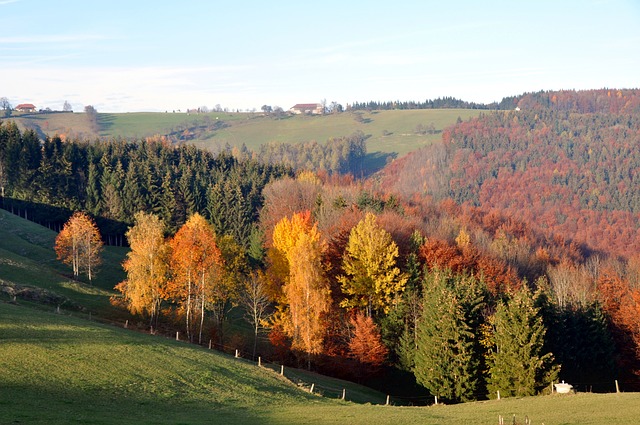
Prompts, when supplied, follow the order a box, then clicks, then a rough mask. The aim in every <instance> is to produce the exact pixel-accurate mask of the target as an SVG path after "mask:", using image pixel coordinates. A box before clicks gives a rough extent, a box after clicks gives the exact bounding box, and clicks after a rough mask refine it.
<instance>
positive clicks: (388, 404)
mask: <svg viewBox="0 0 640 425" xmlns="http://www.w3.org/2000/svg"><path fill="white" fill-rule="evenodd" d="M388 405H389V394H387V403H386V404H385V406H388Z"/></svg>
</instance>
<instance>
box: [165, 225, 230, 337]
mask: <svg viewBox="0 0 640 425" xmlns="http://www.w3.org/2000/svg"><path fill="white" fill-rule="evenodd" d="M169 245H170V247H171V256H170V264H171V271H172V278H171V281H170V282H169V285H168V288H167V295H168V297H169V298H170V299H171V300H173V301H174V302H176V303H177V305H178V306H179V307H180V309H181V311H182V312H183V313H184V316H185V321H186V331H187V336H188V338H189V340H190V341H193V340H194V333H195V329H196V324H197V322H196V320H198V319H199V326H198V331H199V332H198V342H202V330H203V326H204V316H205V309H206V307H207V305H208V303H210V302H211V300H212V299H213V298H214V291H215V290H216V289H217V287H218V285H220V284H221V282H222V281H223V279H224V275H223V273H222V265H223V260H222V254H221V252H220V249H219V248H218V246H217V244H216V237H215V234H214V232H213V229H212V228H211V225H210V224H209V223H207V221H206V220H205V219H204V217H202V216H201V215H200V214H197V213H196V214H194V215H192V216H191V217H190V218H189V219H188V220H187V222H186V223H185V224H184V225H183V226H182V227H181V228H180V230H178V232H177V233H176V234H175V236H174V237H173V238H172V239H171V240H170V241H169Z"/></svg>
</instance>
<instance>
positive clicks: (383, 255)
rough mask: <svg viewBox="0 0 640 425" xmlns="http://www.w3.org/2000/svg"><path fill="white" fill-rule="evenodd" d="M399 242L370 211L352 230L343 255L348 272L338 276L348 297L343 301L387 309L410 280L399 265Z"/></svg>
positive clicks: (369, 312)
mask: <svg viewBox="0 0 640 425" xmlns="http://www.w3.org/2000/svg"><path fill="white" fill-rule="evenodd" d="M397 257H398V246H397V245H396V243H395V242H394V241H393V240H392V239H391V235H390V234H389V233H388V232H387V231H385V230H384V229H382V228H381V227H379V226H378V224H377V223H376V216H375V215H374V214H372V213H367V215H366V216H365V218H364V219H363V220H361V221H360V222H359V223H358V224H357V225H356V226H355V227H354V228H353V229H351V233H350V234H349V242H348V243H347V248H346V251H345V253H344V257H343V269H344V272H345V274H344V275H342V276H340V277H339V281H340V283H341V284H342V291H343V292H344V294H345V295H347V298H346V299H345V300H344V301H343V303H342V305H343V306H345V307H353V308H358V309H363V310H364V311H365V312H366V314H367V315H368V316H371V315H372V313H373V311H379V310H381V311H386V310H387V309H388V308H389V306H390V305H391V303H392V302H393V301H394V300H395V298H396V297H397V296H398V294H400V293H401V292H402V291H403V289H404V285H405V283H406V281H407V278H406V276H404V275H403V274H402V273H401V272H400V269H399V268H398V267H396V259H397Z"/></svg>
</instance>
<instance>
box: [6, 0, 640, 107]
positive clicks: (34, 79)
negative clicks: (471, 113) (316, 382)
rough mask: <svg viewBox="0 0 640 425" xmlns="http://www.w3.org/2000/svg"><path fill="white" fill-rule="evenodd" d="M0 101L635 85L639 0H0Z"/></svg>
mask: <svg viewBox="0 0 640 425" xmlns="http://www.w3.org/2000/svg"><path fill="white" fill-rule="evenodd" d="M0 28H2V31H0V97H7V98H8V99H9V101H10V102H11V104H12V105H13V106H16V105H17V104H19V103H33V104H34V105H36V106H37V107H38V108H46V107H49V108H51V109H53V110H61V109H62V105H63V104H64V102H65V101H68V102H70V103H71V105H72V106H73V108H74V110H76V111H81V110H82V109H83V108H84V106H86V105H93V106H94V107H95V108H96V109H97V110H98V112H137V111H162V112H164V111H166V110H168V111H172V110H176V111H177V110H182V111H184V110H186V109H187V108H197V107H201V106H206V107H208V108H213V107H215V105H221V106H222V107H223V108H229V109H230V110H237V109H240V110H251V109H253V108H255V109H257V110H259V109H260V108H261V106H262V105H270V106H280V107H282V108H284V109H288V108H290V107H291V106H293V105H294V104H296V103H317V102H321V101H322V100H326V101H327V103H330V102H332V101H336V102H338V103H340V104H342V105H346V104H349V103H352V102H364V101H369V100H375V101H388V100H401V101H409V100H416V101H424V100H426V99H435V98H438V97H443V96H453V97H456V98H459V99H463V100H467V101H473V102H482V103H489V102H492V101H500V100H501V99H502V98H503V97H505V96H512V95H517V94H521V93H524V92H532V91H539V90H561V89H565V90H568V89H576V90H579V89H598V88H605V87H606V88H638V87H640V0H549V1H547V0H538V1H535V0H528V1H514V0H509V1H490V0H489V1H462V0H446V1H445V0H439V1H431V0H415V1H405V0H395V1H380V0H367V1H359V0H352V1H344V0H341V1H333V0H321V1H317V2H313V1H300V0H295V1H288V0H283V1H277V0H274V1H264V0H262V1H242V0H233V1H229V0H227V1H217V0H208V1H195V0H194V1H191V0H181V1H174V0H167V1H165V0H154V1H147V0H126V1H121V0H109V1H105V0H102V1H93V0H82V1H75V0H58V1H51V0H0Z"/></svg>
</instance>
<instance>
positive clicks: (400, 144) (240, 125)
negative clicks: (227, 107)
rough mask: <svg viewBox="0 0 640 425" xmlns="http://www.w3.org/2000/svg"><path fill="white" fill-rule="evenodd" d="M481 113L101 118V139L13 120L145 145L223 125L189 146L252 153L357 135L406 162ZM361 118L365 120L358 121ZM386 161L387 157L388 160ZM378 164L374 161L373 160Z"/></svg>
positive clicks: (49, 120) (56, 123)
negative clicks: (420, 130)
mask: <svg viewBox="0 0 640 425" xmlns="http://www.w3.org/2000/svg"><path fill="white" fill-rule="evenodd" d="M480 112H481V111H479V110H465V109H421V110H394V111H372V112H362V113H360V112H358V114H354V113H351V112H345V113H341V114H336V115H324V116H305V115H296V116H287V117H285V118H282V119H276V118H273V117H269V116H266V117H265V116H262V115H260V114H249V113H226V112H212V113H207V114H185V113H173V112H172V111H168V113H159V112H136V113H99V114H98V124H99V127H100V130H99V134H96V133H94V132H93V131H92V129H91V126H90V124H89V122H88V120H87V118H86V115H85V114H82V113H74V114H68V113H67V114H61V113H59V114H23V115H16V116H15V117H12V118H11V119H12V120H14V121H16V122H17V123H18V125H19V126H20V127H21V128H33V129H35V130H36V131H37V132H38V134H39V135H40V136H41V137H45V136H53V135H55V134H60V133H64V134H70V135H72V136H73V135H79V136H85V137H88V138H93V137H98V136H101V137H106V138H119V137H122V138H131V139H140V138H143V137H147V136H153V135H166V134H169V133H171V132H173V131H180V130H181V129H184V128H193V127H194V126H197V125H202V124H204V123H205V122H208V123H212V122H217V121H223V122H224V123H225V124H226V127H224V128H221V129H218V130H215V131H204V132H202V133H198V135H197V136H196V137H195V138H194V139H192V140H190V143H193V144H195V145H196V146H199V147H202V148H205V149H213V148H215V147H218V146H224V145H226V144H229V145H231V146H241V145H242V144H243V143H244V144H245V145H246V146H247V147H248V148H249V149H252V150H257V149H258V148H259V147H260V145H262V144H264V143H267V142H274V141H275V142H286V143H298V142H306V141H312V140H315V141H318V142H324V141H326V140H328V139H330V138H332V137H342V136H348V135H350V134H352V133H354V132H355V131H358V130H360V131H362V132H363V133H364V134H366V135H369V139H368V141H367V146H368V150H369V152H371V153H375V152H382V153H387V154H393V155H397V156H403V155H405V154H406V153H408V152H411V151H413V150H416V149H418V148H420V147H422V146H424V145H426V144H429V143H432V142H434V141H436V140H439V139H440V137H441V134H440V132H441V131H442V130H443V129H444V128H446V127H447V126H449V125H451V124H453V123H455V121H456V120H457V118H458V117H460V118H462V119H463V120H466V119H468V118H470V117H473V116H477V115H478V114H479V113H480ZM356 115H360V116H361V120H356V119H355V118H356ZM419 124H422V125H424V126H429V125H430V124H433V126H434V128H435V130H436V132H435V133H434V134H427V135H419V134H416V133H415V129H416V127H417V126H418V125H419ZM385 158H386V157H385ZM374 159H375V158H374Z"/></svg>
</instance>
